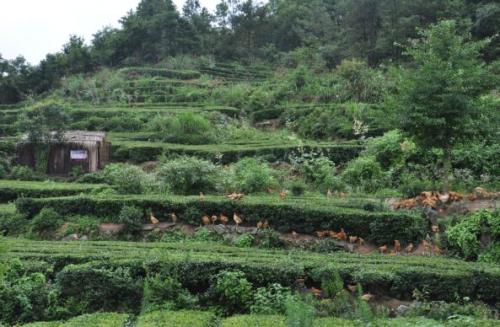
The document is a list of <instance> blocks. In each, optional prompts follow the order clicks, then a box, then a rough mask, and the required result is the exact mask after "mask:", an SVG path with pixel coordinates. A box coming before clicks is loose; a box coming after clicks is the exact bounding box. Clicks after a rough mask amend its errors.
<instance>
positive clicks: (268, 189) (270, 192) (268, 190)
mask: <svg viewBox="0 0 500 327" xmlns="http://www.w3.org/2000/svg"><path fill="white" fill-rule="evenodd" d="M266 192H267V193H269V194H273V193H274V190H273V189H272V188H270V187H268V188H267V189H266Z"/></svg>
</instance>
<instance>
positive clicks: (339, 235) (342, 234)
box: [337, 228, 347, 241]
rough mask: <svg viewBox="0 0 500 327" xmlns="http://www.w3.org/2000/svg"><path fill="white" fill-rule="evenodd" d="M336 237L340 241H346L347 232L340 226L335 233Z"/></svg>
mask: <svg viewBox="0 0 500 327" xmlns="http://www.w3.org/2000/svg"><path fill="white" fill-rule="evenodd" d="M337 239H338V240H340V241H346V240H347V234H346V233H345V231H344V229H343V228H341V229H340V232H338V233H337Z"/></svg>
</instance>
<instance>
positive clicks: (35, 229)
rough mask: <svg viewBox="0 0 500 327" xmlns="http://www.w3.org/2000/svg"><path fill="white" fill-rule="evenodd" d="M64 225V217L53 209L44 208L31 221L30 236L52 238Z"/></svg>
mask: <svg viewBox="0 0 500 327" xmlns="http://www.w3.org/2000/svg"><path fill="white" fill-rule="evenodd" d="M62 223H63V219H62V217H61V216H60V215H59V213H58V212H57V211H55V210H54V209H51V208H44V209H42V210H41V211H40V213H39V214H38V215H36V216H35V217H33V219H32V220H31V228H30V234H31V235H33V236H39V237H41V238H46V237H50V236H51V235H52V234H53V233H54V232H55V230H56V229H57V228H59V227H60V226H61V225H62Z"/></svg>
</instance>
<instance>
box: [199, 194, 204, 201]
mask: <svg viewBox="0 0 500 327" xmlns="http://www.w3.org/2000/svg"><path fill="white" fill-rule="evenodd" d="M204 200H205V194H203V192H200V201H204Z"/></svg>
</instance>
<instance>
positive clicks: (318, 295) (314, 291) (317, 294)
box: [310, 287, 323, 299]
mask: <svg viewBox="0 0 500 327" xmlns="http://www.w3.org/2000/svg"><path fill="white" fill-rule="evenodd" d="M310 291H311V293H312V294H313V295H314V296H315V297H316V298H317V299H320V298H321V297H322V296H323V291H322V290H320V289H317V288H315V287H311V289H310Z"/></svg>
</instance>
